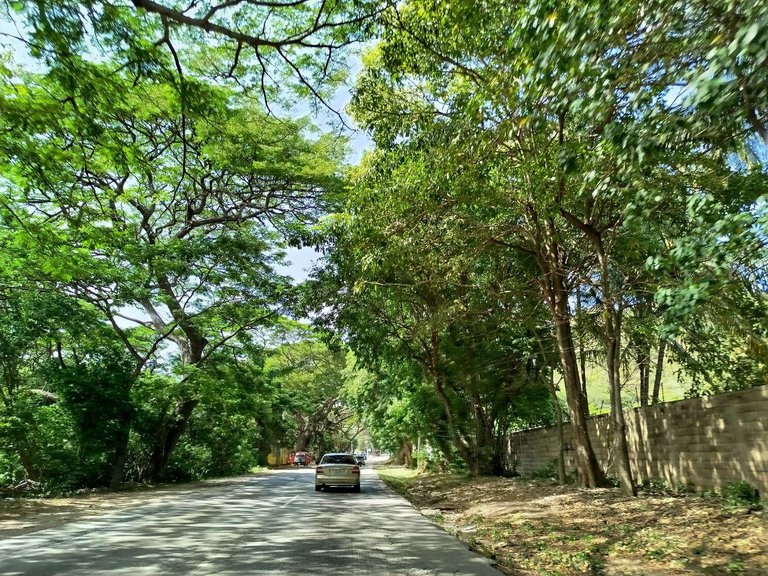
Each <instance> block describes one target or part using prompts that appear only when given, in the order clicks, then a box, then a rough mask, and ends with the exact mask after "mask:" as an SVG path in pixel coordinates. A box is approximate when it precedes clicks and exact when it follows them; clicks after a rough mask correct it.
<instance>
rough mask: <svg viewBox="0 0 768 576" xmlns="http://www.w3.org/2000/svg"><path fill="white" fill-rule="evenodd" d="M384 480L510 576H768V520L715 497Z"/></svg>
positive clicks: (399, 475) (392, 474)
mask: <svg viewBox="0 0 768 576" xmlns="http://www.w3.org/2000/svg"><path fill="white" fill-rule="evenodd" d="M379 473H380V475H381V476H382V478H384V479H385V480H386V481H387V482H388V483H389V484H390V485H391V486H393V487H394V488H395V489H396V490H398V491H399V492H401V493H402V494H404V495H405V496H406V497H407V498H408V499H409V500H410V501H411V502H412V503H413V504H414V505H415V506H416V507H418V508H419V509H421V511H422V513H423V514H425V515H426V516H429V517H431V518H432V519H433V520H434V521H436V522H437V523H439V524H441V525H442V526H443V527H444V528H446V529H447V530H449V531H450V532H453V533H455V534H456V535H457V536H458V537H459V538H461V539H462V540H464V541H466V542H467V543H469V544H470V546H471V547H473V548H475V549H476V550H478V551H479V552H481V553H483V554H485V555H486V556H489V557H491V558H493V559H495V560H496V561H497V562H498V567H499V568H500V569H501V570H503V571H504V572H505V573H507V574H510V575H518V576H523V575H536V576H576V575H578V576H583V575H610V576H640V575H645V576H662V575H663V576H693V575H697V576H711V575H719V574H741V575H745V576H766V575H768V513H766V512H765V511H763V510H754V509H750V508H749V507H748V506H746V505H744V506H741V507H729V506H728V505H726V503H725V502H724V501H723V500H722V499H720V498H717V497H714V496H708V497H705V496H701V495H693V494H687V495H683V496H674V495H659V494H655V495H654V494H641V495H640V496H639V497H637V498H629V497H626V496H623V495H622V494H621V493H620V492H619V491H618V490H616V489H599V490H580V489H577V488H574V487H571V486H558V485H556V484H555V483H553V482H552V481H549V480H522V479H519V478H475V479H471V480H470V479H468V478H466V477H462V476H456V475H416V474H415V472H412V471H405V470H402V469H380V470H379Z"/></svg>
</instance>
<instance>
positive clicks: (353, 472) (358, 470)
mask: <svg viewBox="0 0 768 576" xmlns="http://www.w3.org/2000/svg"><path fill="white" fill-rule="evenodd" d="M352 474H360V466H353V467H352Z"/></svg>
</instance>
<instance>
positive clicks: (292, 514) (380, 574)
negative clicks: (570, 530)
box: [0, 467, 500, 576]
mask: <svg viewBox="0 0 768 576" xmlns="http://www.w3.org/2000/svg"><path fill="white" fill-rule="evenodd" d="M361 484H362V492H361V493H360V494H355V493H353V492H347V491H343V490H331V491H325V492H315V490H314V470H313V469H311V468H307V469H298V470H280V471H275V472H271V473H269V474H264V475H259V476H254V477H253V479H251V480H249V481H248V482H247V483H245V484H238V485H235V486H232V485H224V486H218V487H206V488H204V489H200V490H199V491H194V492H192V493H190V492H187V493H185V494H182V495H179V494H172V493H170V494H169V493H166V494H161V495H158V496H157V497H156V498H153V499H152V500H151V501H150V502H149V503H146V504H144V505H141V506H138V507H134V508H129V509H123V510H121V511H118V512H112V513H107V514H104V515H103V516H97V517H95V518H94V517H90V518H89V519H88V520H87V521H80V522H74V523H71V524H67V525H64V526H60V527H57V528H49V529H46V530H41V531H39V532H33V533H31V534H25V535H22V536H16V537H13V538H7V539H5V540H2V541H0V575H3V576H6V575H8V576H10V575H35V576H44V575H45V576H48V575H54V574H65V575H84V576H86V575H87V576H91V575H100V574H104V575H106V574H109V575H111V576H114V575H126V576H128V575H130V576H140V575H149V574H168V575H176V574H188V575H194V576H198V575H199V576H202V575H221V576H230V575H231V576H236V575H245V574H249V575H253V574H258V575H264V576H278V575H289V574H301V575H306V576H325V575H333V576H342V575H350V576H356V575H371V576H385V575H386V576H390V575H391V576H443V575H449V574H452V575H453V574H467V575H470V574H474V575H478V576H499V575H500V573H499V572H498V571H496V570H495V569H493V568H492V567H491V566H490V564H489V561H488V560H486V559H485V558H482V557H481V556H479V555H477V554H475V553H473V552H470V551H469V550H467V547H466V546H465V545H463V544H461V543H460V542H459V541H458V540H457V539H456V538H454V537H453V536H450V535H449V534H447V533H445V532H444V531H443V530H441V529H440V528H439V527H437V526H435V525H433V524H432V523H431V522H429V521H428V520H427V519H426V518H424V517H423V516H421V514H419V513H418V512H417V511H416V510H415V509H414V508H413V507H411V505H410V504H408V502H406V501H405V500H404V499H403V498H401V497H400V496H398V495H397V494H395V493H394V492H393V491H392V490H390V489H389V488H388V487H387V486H386V485H384V483H383V482H382V481H381V480H379V479H378V477H377V476H376V475H375V473H374V472H373V471H372V470H370V467H369V468H367V469H366V468H364V469H363V476H362V481H361Z"/></svg>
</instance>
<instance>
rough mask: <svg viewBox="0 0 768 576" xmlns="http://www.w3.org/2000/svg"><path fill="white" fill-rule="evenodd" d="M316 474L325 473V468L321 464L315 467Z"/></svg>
mask: <svg viewBox="0 0 768 576" xmlns="http://www.w3.org/2000/svg"><path fill="white" fill-rule="evenodd" d="M315 474H323V469H322V468H321V467H320V466H318V467H317V468H315Z"/></svg>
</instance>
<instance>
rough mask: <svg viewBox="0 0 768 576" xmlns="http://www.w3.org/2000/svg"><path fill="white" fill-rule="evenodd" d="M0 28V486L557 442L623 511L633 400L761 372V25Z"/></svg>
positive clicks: (208, 12) (269, 10) (528, 14)
mask: <svg viewBox="0 0 768 576" xmlns="http://www.w3.org/2000/svg"><path fill="white" fill-rule="evenodd" d="M0 8H2V10H0V37H2V42H0V78H1V79H2V84H1V85H0V315H1V317H0V487H1V489H2V490H3V491H4V492H10V493H14V494H15V493H19V492H25V491H29V490H31V491H33V492H36V493H38V494H51V493H56V492H61V491H73V490H77V489H80V488H84V487H86V488H88V487H96V486H99V487H102V486H109V487H111V488H112V489H119V488H121V487H122V486H124V485H125V484H126V483H154V482H159V481H181V480H185V479H190V478H204V477H212V476H222V475H229V474H238V473H242V472H245V471H247V470H248V469H250V468H251V467H253V466H256V465H260V464H263V463H264V462H265V461H266V457H267V454H268V453H269V452H270V451H272V450H274V449H276V448H290V449H294V450H309V451H311V452H323V451H325V450H348V449H352V448H364V447H371V446H376V447H378V448H381V449H384V450H388V451H390V452H392V453H393V454H397V457H398V459H400V460H402V461H403V462H405V463H406V464H408V465H414V464H415V465H418V462H419V461H420V460H423V453H424V452H426V451H427V448H428V450H429V453H430V454H433V455H434V458H435V460H436V461H438V462H439V463H440V466H441V467H442V468H443V469H446V470H462V471H466V472H467V473H469V474H470V475H473V476H489V475H495V476H503V475H505V474H509V473H511V472H512V471H511V470H508V469H507V466H508V464H507V459H506V458H505V450H506V445H507V444H506V438H507V437H508V435H509V434H510V433H511V432H514V431H517V430H523V429H527V428H532V427H537V426H543V425H551V424H554V423H556V422H560V423H565V424H566V425H568V426H570V427H571V429H572V431H573V434H572V438H573V440H572V444H573V445H572V446H571V448H573V454H574V455H575V458H576V469H577V470H576V478H575V482H576V484H577V485H578V486H579V487H581V488H593V489H597V488H600V487H604V486H607V485H610V484H611V483H612V482H617V483H618V484H619V486H620V487H621V491H622V493H623V494H625V495H627V496H632V495H634V494H635V493H636V491H637V488H638V487H637V485H636V484H637V483H636V481H635V479H634V478H633V477H632V470H631V468H630V465H629V448H628V445H627V438H626V434H625V422H624V411H625V410H626V408H627V407H628V406H634V405H640V406H649V405H652V404H656V403H659V402H662V401H663V400H664V399H665V398H667V395H666V393H667V392H669V393H670V394H673V395H674V396H675V397H676V396H699V395H706V394H716V393H719V392H723V391H728V390H736V389H742V388H749V387H753V386H760V385H764V384H765V383H766V381H767V379H768V297H767V296H768V275H767V272H768V241H767V240H766V239H768V81H767V80H766V74H765V69H766V62H768V5H766V4H765V3H760V2H757V3H755V2H747V1H733V0H727V1H726V0H713V1H706V2H705V1H692V2H673V3H670V2H666V1H661V0H650V1H643V2H640V1H639V0H629V1H627V2H623V3H615V2H614V3H606V2H603V1H598V0H584V1H579V2H569V1H542V0H528V1H524V2H509V1H507V0H484V1H483V2H477V1H475V0H451V1H448V0H407V1H402V2H395V1H391V0H357V1H355V2H340V1H328V2H326V1H321V2H315V1H312V0H309V1H304V0H299V1H297V2H250V1H247V0H228V1H224V0H221V1H220V2H190V3H187V4H184V3H181V2H176V1H171V0H161V1H158V2H138V1H134V2H123V1H120V0H55V1H54V0H39V1H36V2H17V1H10V0H0ZM358 48H359V50H358ZM350 70H356V71H358V72H359V73H358V74H357V76H356V77H354V78H352V76H351V74H350ZM339 90H342V92H343V93H345V94H347V95H348V96H349V99H350V102H349V105H348V106H346V107H345V109H344V110H340V109H337V108H338V107H335V104H334V103H335V102H336V101H337V97H338V96H339V92H338V91H339ZM349 123H353V124H354V125H355V127H356V128H357V129H359V131H360V132H362V133H364V134H365V135H366V136H367V137H368V139H369V142H370V145H369V146H368V147H367V149H366V150H350V147H351V146H352V144H351V142H355V140H352V139H351V138H350V132H349V130H348V128H349ZM350 158H354V159H355V160H354V161H355V165H351V163H350ZM291 249H305V250H314V251H315V252H316V255H317V262H316V264H315V266H314V269H313V270H312V272H311V275H310V278H309V279H308V280H307V281H306V282H302V283H301V284H297V283H295V282H293V281H292V279H291V278H289V277H287V276H286V275H285V274H284V272H283V271H284V269H285V268H284V266H285V264H286V253H287V252H288V251H289V250H291ZM673 390H674V391H673ZM600 411H607V412H608V413H609V414H610V424H611V425H610V430H611V454H612V460H613V469H612V470H611V476H612V478H608V477H607V471H606V470H603V469H601V467H600V465H599V464H598V461H597V458H596V457H595V451H594V450H593V447H592V444H591V439H590V437H589V434H588V433H587V420H588V418H589V417H590V416H591V415H594V414H595V413H596V412H600ZM560 460H561V462H562V461H563V460H564V459H563V458H561V459H560ZM562 477H563V479H564V477H565V474H563V475H562Z"/></svg>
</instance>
